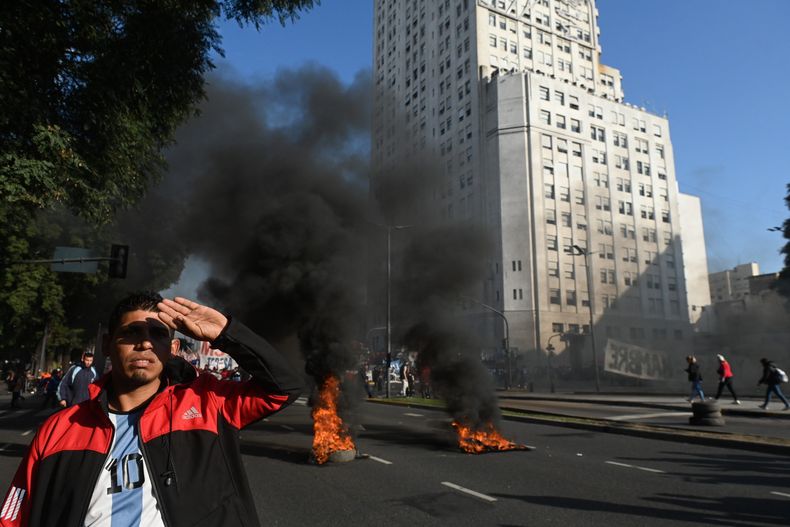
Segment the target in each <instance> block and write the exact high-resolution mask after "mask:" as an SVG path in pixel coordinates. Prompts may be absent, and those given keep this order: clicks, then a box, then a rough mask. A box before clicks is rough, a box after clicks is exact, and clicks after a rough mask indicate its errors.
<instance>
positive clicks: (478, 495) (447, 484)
mask: <svg viewBox="0 0 790 527" xmlns="http://www.w3.org/2000/svg"><path fill="white" fill-rule="evenodd" d="M442 485H444V486H445V487H450V488H451V489H455V490H458V491H461V492H465V493H466V494H469V495H470V496H474V497H476V498H480V499H481V500H486V501H496V500H497V499H496V498H493V497H491V496H487V495H485V494H481V493H480V492H476V491H474V490H471V489H467V488H466V487H462V486H460V485H456V484H455V483H450V482H449V481H442Z"/></svg>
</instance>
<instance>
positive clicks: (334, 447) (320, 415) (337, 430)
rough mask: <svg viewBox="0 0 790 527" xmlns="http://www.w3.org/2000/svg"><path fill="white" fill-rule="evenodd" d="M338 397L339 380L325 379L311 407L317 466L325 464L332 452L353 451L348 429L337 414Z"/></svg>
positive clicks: (314, 454) (314, 453)
mask: <svg viewBox="0 0 790 527" xmlns="http://www.w3.org/2000/svg"><path fill="white" fill-rule="evenodd" d="M339 395H340V380H339V379H338V378H337V377H334V376H330V377H327V379H326V380H325V381H324V384H323V385H322V386H321V388H320V390H319V392H318V399H317V400H316V402H315V405H314V406H313V411H312V416H313V432H314V435H313V457H314V458H315V462H316V463H318V464H319V465H323V464H324V463H326V462H327V460H328V459H329V456H330V454H332V452H338V451H341V450H354V441H352V440H351V436H350V435H349V433H348V427H347V426H346V425H345V423H343V420H342V419H340V416H339V415H338V414H337V398H338V396H339Z"/></svg>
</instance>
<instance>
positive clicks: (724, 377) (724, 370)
mask: <svg viewBox="0 0 790 527" xmlns="http://www.w3.org/2000/svg"><path fill="white" fill-rule="evenodd" d="M716 359H718V361H719V369H718V370H716V373H718V374H719V388H718V389H717V390H716V400H717V401H718V400H719V397H721V392H722V391H723V390H724V387H725V386H726V387H727V389H728V390H729V391H730V393H731V394H732V404H741V401H739V400H738V396H737V395H735V388H733V386H732V377H733V374H732V368H731V367H730V363H729V362H727V360H726V359H725V358H724V356H723V355H716Z"/></svg>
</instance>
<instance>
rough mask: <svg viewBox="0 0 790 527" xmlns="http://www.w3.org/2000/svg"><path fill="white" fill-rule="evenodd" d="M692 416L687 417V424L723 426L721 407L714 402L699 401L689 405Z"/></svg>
mask: <svg viewBox="0 0 790 527" xmlns="http://www.w3.org/2000/svg"><path fill="white" fill-rule="evenodd" d="M691 411H692V412H693V415H692V416H691V417H689V424H692V425H694V426H724V425H725V422H724V417H722V415H721V407H720V406H719V403H717V402H716V401H701V402H698V403H692V404H691Z"/></svg>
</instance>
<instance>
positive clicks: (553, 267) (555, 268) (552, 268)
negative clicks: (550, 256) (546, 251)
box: [548, 260, 560, 277]
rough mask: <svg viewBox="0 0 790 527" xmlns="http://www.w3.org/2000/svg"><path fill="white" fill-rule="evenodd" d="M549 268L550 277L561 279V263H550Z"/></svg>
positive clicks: (553, 261)
mask: <svg viewBox="0 0 790 527" xmlns="http://www.w3.org/2000/svg"><path fill="white" fill-rule="evenodd" d="M548 264H549V265H548V268H549V276H554V277H559V276H560V263H559V262H557V261H555V260H549V261H548Z"/></svg>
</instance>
